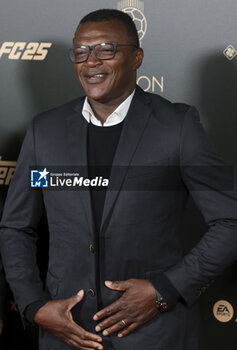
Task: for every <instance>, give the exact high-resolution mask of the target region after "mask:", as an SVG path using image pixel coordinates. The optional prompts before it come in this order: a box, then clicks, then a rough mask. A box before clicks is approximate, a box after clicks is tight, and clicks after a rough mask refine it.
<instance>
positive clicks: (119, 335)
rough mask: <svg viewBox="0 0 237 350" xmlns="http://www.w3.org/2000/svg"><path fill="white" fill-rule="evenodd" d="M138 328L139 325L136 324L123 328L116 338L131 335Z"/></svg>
mask: <svg viewBox="0 0 237 350" xmlns="http://www.w3.org/2000/svg"><path fill="white" fill-rule="evenodd" d="M138 327H139V324H138V323H137V322H134V323H131V324H130V325H129V326H128V327H126V328H124V329H123V330H122V331H120V332H119V333H118V337H119V338H122V337H124V336H125V335H127V334H129V333H132V332H133V331H134V330H135V329H136V328H138Z"/></svg>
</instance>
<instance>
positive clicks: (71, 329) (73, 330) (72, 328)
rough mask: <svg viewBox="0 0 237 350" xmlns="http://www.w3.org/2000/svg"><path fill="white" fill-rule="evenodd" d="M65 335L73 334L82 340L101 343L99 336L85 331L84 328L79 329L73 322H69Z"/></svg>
mask: <svg viewBox="0 0 237 350" xmlns="http://www.w3.org/2000/svg"><path fill="white" fill-rule="evenodd" d="M67 333H68V334H73V335H75V336H76V337H79V338H80V339H82V340H91V341H95V342H102V338H101V337H100V336H99V335H97V334H94V333H91V332H88V331H86V330H85V329H84V328H82V327H80V326H79V325H78V324H76V323H75V322H71V323H70V324H68V329H67Z"/></svg>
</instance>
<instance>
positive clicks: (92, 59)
mask: <svg viewBox="0 0 237 350" xmlns="http://www.w3.org/2000/svg"><path fill="white" fill-rule="evenodd" d="M86 63H87V64H88V65H89V66H94V65H98V64H102V61H101V60H100V59H99V58H97V57H96V55H95V53H94V51H93V50H90V53H89V56H88V59H87V61H86Z"/></svg>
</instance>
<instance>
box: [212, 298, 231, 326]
mask: <svg viewBox="0 0 237 350" xmlns="http://www.w3.org/2000/svg"><path fill="white" fill-rule="evenodd" d="M213 314H214V316H215V318H216V319H217V320H218V321H220V322H224V323H225V322H229V321H230V320H231V319H232V317H233V316H234V310H233V307H232V305H231V304H230V303H229V302H228V301H226V300H219V301H217V302H216V303H215V304H214V306H213Z"/></svg>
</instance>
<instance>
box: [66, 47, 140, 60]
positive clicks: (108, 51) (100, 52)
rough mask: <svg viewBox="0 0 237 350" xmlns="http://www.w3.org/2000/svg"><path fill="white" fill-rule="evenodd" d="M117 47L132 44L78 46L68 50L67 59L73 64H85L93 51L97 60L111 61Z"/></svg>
mask: <svg viewBox="0 0 237 350" xmlns="http://www.w3.org/2000/svg"><path fill="white" fill-rule="evenodd" d="M117 46H134V47H136V48H138V47H137V45H133V44H117V43H114V42H104V43H99V44H95V45H78V46H73V47H72V48H71V49H69V58H70V60H71V61H72V62H73V63H82V62H86V61H87V60H88V58H89V56H90V52H91V51H93V52H94V55H95V57H96V58H97V59H99V60H111V59H112V58H114V56H115V54H116V52H117Z"/></svg>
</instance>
